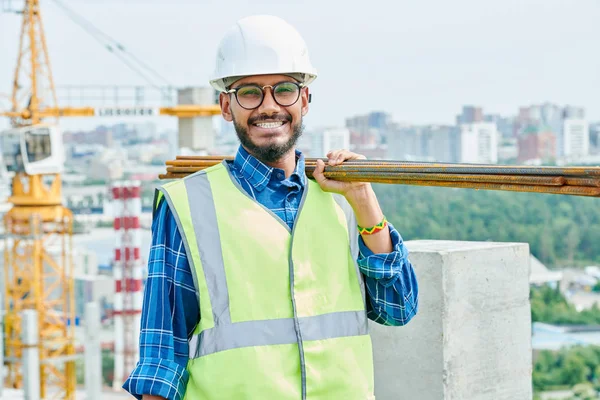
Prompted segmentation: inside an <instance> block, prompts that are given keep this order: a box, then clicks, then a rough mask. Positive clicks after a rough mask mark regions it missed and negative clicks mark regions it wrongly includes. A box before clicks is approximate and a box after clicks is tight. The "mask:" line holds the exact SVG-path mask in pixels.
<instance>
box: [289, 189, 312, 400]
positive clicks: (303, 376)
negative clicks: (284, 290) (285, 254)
mask: <svg viewBox="0 0 600 400" xmlns="http://www.w3.org/2000/svg"><path fill="white" fill-rule="evenodd" d="M308 187H309V185H308V184H307V185H305V187H304V193H302V199H301V200H300V205H299V206H298V212H297V213H296V219H295V221H294V226H293V228H292V232H291V238H290V259H289V265H290V292H291V293H290V294H291V299H292V310H293V312H294V328H295V329H296V338H297V340H298V351H299V352H300V376H301V384H302V400H306V365H305V362H304V345H303V343H302V332H301V331H300V321H299V320H298V314H297V312H296V300H295V298H294V261H293V257H292V254H293V248H294V233H295V232H296V226H297V225H298V219H299V217H300V212H301V211H302V206H304V200H305V199H306V196H307V192H308Z"/></svg>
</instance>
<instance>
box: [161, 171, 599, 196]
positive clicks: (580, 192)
mask: <svg viewBox="0 0 600 400" xmlns="http://www.w3.org/2000/svg"><path fill="white" fill-rule="evenodd" d="M188 175H189V173H185V172H183V173H173V172H170V173H167V174H161V175H159V178H160V179H180V178H185V177H186V176H188ZM339 180H342V181H352V180H353V178H352V177H345V178H340V179H339ZM370 182H371V183H382V184H404V185H413V186H438V187H451V188H463V189H474V190H500V191H513V192H530V193H547V194H562V195H573V196H590V197H600V187H588V186H545V185H518V184H502V183H484V182H456V181H433V180H430V181H427V180H403V179H391V178H382V177H374V178H373V179H371V180H370Z"/></svg>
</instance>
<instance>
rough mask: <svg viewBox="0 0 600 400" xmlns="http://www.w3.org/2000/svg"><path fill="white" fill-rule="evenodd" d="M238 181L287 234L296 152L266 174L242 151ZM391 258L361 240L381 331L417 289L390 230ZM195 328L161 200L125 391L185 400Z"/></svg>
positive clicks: (296, 193) (296, 185)
mask: <svg viewBox="0 0 600 400" xmlns="http://www.w3.org/2000/svg"><path fill="white" fill-rule="evenodd" d="M230 166H231V170H232V172H233V175H234V177H235V179H236V180H237V181H238V182H239V183H240V185H241V186H242V188H243V189H244V190H245V191H247V192H248V194H249V195H250V196H252V197H253V198H254V199H255V200H256V201H258V202H260V203H262V204H263V205H265V206H266V207H267V208H269V209H271V210H272V211H273V212H274V213H275V214H276V215H277V216H278V217H280V218H281V219H282V220H283V221H285V222H286V223H287V224H288V225H289V226H290V228H291V227H292V224H293V221H294V218H295V217H296V213H297V211H298V207H299V204H300V200H301V198H302V191H303V189H304V185H305V184H306V179H307V177H306V175H305V173H304V156H303V155H302V154H301V153H300V152H297V165H296V170H295V172H294V173H293V174H292V175H291V176H290V177H289V178H287V179H286V178H285V174H284V171H283V170H281V169H277V168H271V167H269V166H267V165H265V164H263V163H262V162H260V161H259V160H257V159H256V158H254V157H253V156H251V155H250V154H248V152H246V150H245V149H244V148H243V147H241V146H240V148H239V150H238V152H237V154H236V156H235V158H234V160H233V162H231V163H230ZM390 232H391V233H390V234H391V239H392V244H393V246H394V250H393V251H392V252H391V253H389V254H373V252H372V251H371V250H369V248H367V247H366V246H365V244H364V242H363V241H362V239H361V238H359V248H360V250H359V257H358V264H359V267H360V270H361V271H362V273H363V275H364V276H365V283H366V287H367V294H368V301H367V315H368V317H369V318H370V319H371V320H373V321H375V322H377V323H380V324H383V325H394V326H399V325H404V324H406V323H408V321H410V320H411V318H412V317H413V316H414V315H415V314H416V313H417V306H418V286H417V280H416V277H415V273H414V271H413V267H412V265H411V263H410V261H409V259H408V251H407V249H406V247H405V246H404V243H403V241H402V238H401V236H400V234H399V233H398V231H397V230H396V229H394V227H393V226H391V225H390ZM199 320H200V309H199V305H198V300H197V297H196V289H195V288H194V281H193V278H192V274H191V270H190V265H189V264H188V261H187V258H186V253H185V249H184V247H183V243H182V239H181V236H180V233H179V231H178V229H177V224H176V223H175V220H174V218H173V216H172V214H171V212H170V210H169V207H168V206H167V204H166V202H165V201H164V200H161V203H160V204H159V206H158V209H157V212H156V215H155V217H154V221H153V225H152V244H151V247H150V256H149V259H148V279H147V281H146V285H145V288H144V304H143V308H142V321H141V330H140V360H139V362H138V363H137V366H136V367H135V369H134V370H133V371H132V372H131V375H130V376H129V378H128V379H127V381H126V382H125V384H124V385H123V388H124V389H125V390H127V391H128V392H129V393H131V394H132V395H133V396H135V397H136V398H138V399H141V398H142V395H143V394H150V395H155V396H160V397H164V398H166V399H169V400H180V399H183V396H184V393H185V388H186V385H187V381H188V377H189V376H188V372H187V370H186V366H187V362H188V337H190V335H191V334H192V332H193V331H194V328H195V327H196V325H197V324H198V322H199Z"/></svg>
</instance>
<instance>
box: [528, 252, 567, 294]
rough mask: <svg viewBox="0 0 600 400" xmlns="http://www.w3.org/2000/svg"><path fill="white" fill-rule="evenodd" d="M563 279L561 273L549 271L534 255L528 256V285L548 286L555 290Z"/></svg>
mask: <svg viewBox="0 0 600 400" xmlns="http://www.w3.org/2000/svg"><path fill="white" fill-rule="evenodd" d="M562 278H563V273H562V272H561V271H550V270H549V269H548V268H547V267H546V266H545V265H544V264H542V263H541V261H540V260H538V259H537V258H536V257H535V256H534V255H532V254H530V255H529V284H530V285H531V286H550V287H551V288H557V287H558V284H559V282H560V281H561V280H562Z"/></svg>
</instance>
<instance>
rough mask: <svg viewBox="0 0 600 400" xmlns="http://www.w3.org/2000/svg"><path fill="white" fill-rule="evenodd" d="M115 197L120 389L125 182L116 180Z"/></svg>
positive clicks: (116, 382)
mask: <svg viewBox="0 0 600 400" xmlns="http://www.w3.org/2000/svg"><path fill="white" fill-rule="evenodd" d="M112 198H113V217H114V222H113V226H114V229H115V259H114V265H113V277H114V279H115V297H114V305H113V307H114V310H113V311H114V316H113V318H114V324H115V367H114V378H113V389H114V390H119V389H120V388H121V385H122V384H123V382H124V381H123V375H124V372H123V371H124V367H125V363H124V360H125V357H124V353H123V352H124V348H125V343H124V338H125V334H124V329H123V291H122V288H123V285H122V282H123V251H122V249H123V237H122V231H121V229H122V228H124V215H123V212H124V206H125V204H124V200H125V198H124V193H123V184H122V183H121V182H115V183H114V184H113V187H112Z"/></svg>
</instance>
